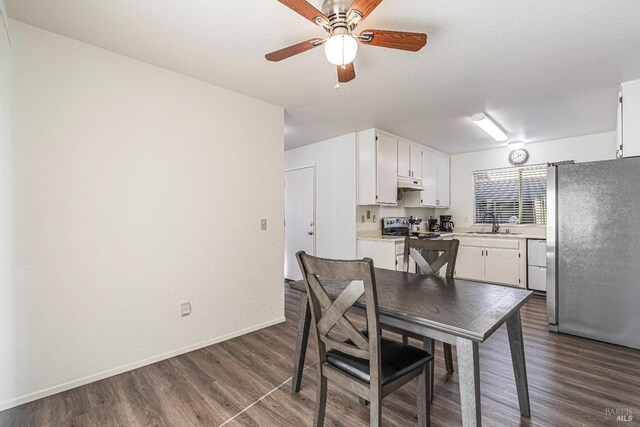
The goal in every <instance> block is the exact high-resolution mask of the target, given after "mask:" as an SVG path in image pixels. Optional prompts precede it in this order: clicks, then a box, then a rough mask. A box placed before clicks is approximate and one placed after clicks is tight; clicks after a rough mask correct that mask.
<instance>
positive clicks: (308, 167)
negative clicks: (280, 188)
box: [282, 163, 317, 256]
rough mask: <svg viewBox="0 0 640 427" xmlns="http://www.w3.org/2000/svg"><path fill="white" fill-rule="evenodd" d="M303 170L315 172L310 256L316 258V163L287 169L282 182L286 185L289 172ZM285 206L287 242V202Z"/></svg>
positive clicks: (285, 235)
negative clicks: (311, 249)
mask: <svg viewBox="0 0 640 427" xmlns="http://www.w3.org/2000/svg"><path fill="white" fill-rule="evenodd" d="M303 169H311V170H312V172H313V173H312V175H313V193H312V198H313V214H312V215H313V219H312V221H313V226H312V228H313V253H312V254H310V255H313V256H315V255H316V240H317V239H316V236H317V233H316V224H317V222H316V164H315V163H310V164H308V165H303V166H296V167H293V168H288V169H285V170H284V173H283V178H285V179H283V180H282V181H283V184H285V185H286V182H287V180H286V175H285V174H286V173H287V172H294V171H298V170H303ZM285 191H287V190H286V189H285ZM283 205H284V206H283V208H284V209H283V211H284V212H283V213H284V218H285V224H284V226H285V228H284V236H283V237H284V239H285V241H286V239H287V222H286V221H287V220H286V218H287V212H286V210H287V204H286V201H285V203H284V204H283Z"/></svg>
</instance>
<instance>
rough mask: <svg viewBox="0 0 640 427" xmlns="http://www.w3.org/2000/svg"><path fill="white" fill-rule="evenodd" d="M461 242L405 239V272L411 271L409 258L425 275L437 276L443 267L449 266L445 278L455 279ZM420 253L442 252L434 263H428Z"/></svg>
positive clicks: (454, 240)
mask: <svg viewBox="0 0 640 427" xmlns="http://www.w3.org/2000/svg"><path fill="white" fill-rule="evenodd" d="M459 245H460V241H459V240H456V239H453V240H422V239H411V238H409V237H407V238H405V241H404V264H403V267H404V271H409V257H411V258H413V260H414V261H415V262H416V264H417V265H418V268H419V269H420V270H421V271H422V272H423V273H424V274H437V273H438V271H440V269H441V268H442V267H444V266H445V264H446V266H447V272H446V274H445V277H446V278H447V279H451V278H453V275H454V273H455V269H456V259H457V257H458V246H459ZM420 251H434V252H442V254H440V256H439V257H438V258H437V259H435V261H433V262H428V261H427V260H426V259H425V258H424V256H423V254H422V253H421V252H420Z"/></svg>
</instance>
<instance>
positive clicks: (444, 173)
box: [438, 156, 449, 207]
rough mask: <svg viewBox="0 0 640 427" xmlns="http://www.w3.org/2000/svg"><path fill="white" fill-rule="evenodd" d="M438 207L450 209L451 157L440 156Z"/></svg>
mask: <svg viewBox="0 0 640 427" xmlns="http://www.w3.org/2000/svg"><path fill="white" fill-rule="evenodd" d="M438 206H439V207H449V157H445V156H438Z"/></svg>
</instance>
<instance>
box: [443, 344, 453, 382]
mask: <svg viewBox="0 0 640 427" xmlns="http://www.w3.org/2000/svg"><path fill="white" fill-rule="evenodd" d="M442 350H443V351H444V364H445V366H446V367H447V372H448V373H450V374H453V354H452V352H451V344H447V343H446V342H443V343H442Z"/></svg>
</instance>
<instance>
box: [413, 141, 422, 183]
mask: <svg viewBox="0 0 640 427" xmlns="http://www.w3.org/2000/svg"><path fill="white" fill-rule="evenodd" d="M411 178H418V179H422V147H421V146H420V145H418V144H411Z"/></svg>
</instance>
